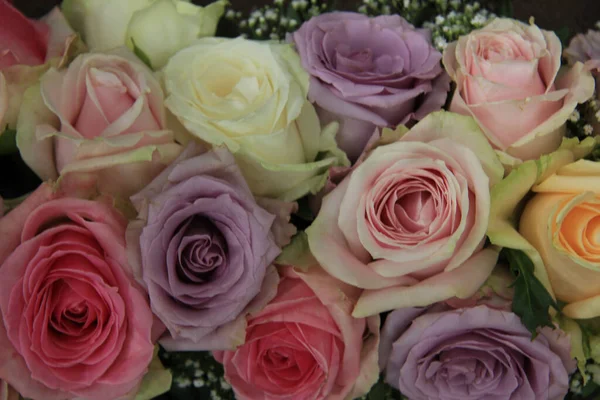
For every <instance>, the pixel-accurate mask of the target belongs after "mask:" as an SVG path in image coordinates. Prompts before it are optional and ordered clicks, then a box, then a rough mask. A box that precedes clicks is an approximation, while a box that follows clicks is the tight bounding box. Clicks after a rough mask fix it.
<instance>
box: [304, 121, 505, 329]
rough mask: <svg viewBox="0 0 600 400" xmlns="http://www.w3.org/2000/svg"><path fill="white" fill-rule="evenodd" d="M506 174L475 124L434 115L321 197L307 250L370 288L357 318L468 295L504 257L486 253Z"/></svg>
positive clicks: (344, 278)
mask: <svg viewBox="0 0 600 400" xmlns="http://www.w3.org/2000/svg"><path fill="white" fill-rule="evenodd" d="M402 130H403V131H404V132H401V131H402ZM405 132H406V130H405V129H403V128H400V131H399V132H397V133H399V134H402V133H405ZM389 135H391V134H390V133H389V131H385V130H384V132H383V137H384V138H385V137H386V136H389ZM502 173H503V169H502V165H501V164H500V162H499V161H498V159H497V157H496V155H495V153H494V151H493V149H492V147H491V146H490V145H489V143H488V142H487V140H486V139H485V136H484V135H483V133H482V132H481V131H480V130H479V128H478V127H477V124H476V123H475V121H473V119H472V118H470V117H464V116H460V115H458V114H453V113H448V112H436V113H432V114H429V115H428V116H427V117H425V118H424V119H423V120H422V121H421V122H419V123H418V124H417V125H415V126H414V127H413V128H412V129H411V130H410V131H408V133H405V134H404V135H403V136H402V137H401V138H400V139H399V140H397V141H394V142H392V143H391V144H388V145H384V146H381V147H378V148H376V149H375V150H373V151H372V152H371V153H370V155H368V156H367V157H366V159H365V161H364V162H362V163H361V164H360V165H358V166H357V167H356V168H355V169H354V171H353V172H352V173H351V174H350V175H348V176H347V177H346V178H345V179H344V180H343V181H342V182H341V183H340V184H339V185H338V186H337V187H336V188H335V189H334V190H333V191H332V192H331V193H329V194H328V195H327V196H326V197H325V198H324V199H323V204H322V206H321V210H320V212H319V214H318V216H317V218H316V220H315V221H314V223H313V225H312V226H311V227H310V228H309V229H308V230H307V234H308V240H309V245H310V249H311V250H312V252H313V254H314V256H315V258H316V259H317V260H318V261H319V263H320V264H321V265H322V266H323V268H324V269H325V270H326V271H327V272H329V273H330V274H331V275H333V276H334V277H336V278H338V279H340V280H342V281H344V282H346V283H348V284H350V285H353V286H357V287H360V288H364V289H367V290H365V291H364V292H363V293H362V295H361V297H360V299H359V300H358V303H357V305H356V308H355V309H354V312H353V315H354V316H355V317H361V316H367V315H374V314H377V313H380V312H383V311H387V310H392V309H395V308H403V307H418V306H427V305H429V304H432V303H435V302H438V301H443V300H447V299H449V298H451V297H459V298H468V297H470V296H471V295H473V294H474V293H475V292H476V291H477V289H478V288H479V287H480V286H481V285H482V284H483V283H484V282H485V280H486V279H487V277H488V276H489V274H490V273H491V272H492V269H493V267H494V265H495V262H496V258H497V255H498V254H497V252H496V251H495V250H492V249H487V250H484V251H481V252H480V250H481V249H482V247H483V242H484V239H485V231H486V229H487V224H488V215H489V207H490V186H492V185H493V184H494V183H495V182H497V181H499V180H500V179H501V177H502Z"/></svg>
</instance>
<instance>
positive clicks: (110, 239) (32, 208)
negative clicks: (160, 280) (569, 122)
mask: <svg viewBox="0 0 600 400" xmlns="http://www.w3.org/2000/svg"><path fill="white" fill-rule="evenodd" d="M126 226H127V221H126V219H125V218H124V217H123V216H122V215H121V214H119V213H118V212H117V211H116V210H115V209H114V208H113V207H112V206H110V205H108V204H105V203H104V202H102V201H90V200H81V199H78V198H74V197H69V196H67V195H65V194H64V193H53V190H52V188H51V187H50V186H49V185H47V184H43V185H42V186H41V187H40V188H38V189H37V190H36V191H35V192H34V193H33V194H31V195H30V196H29V197H28V198H27V200H25V202H23V203H22V204H21V205H20V206H19V207H17V208H16V209H15V210H13V211H11V212H10V213H9V214H8V215H6V216H5V217H3V218H2V219H0V237H2V241H1V242H0V273H1V274H2V279H1V280H0V312H1V316H2V321H1V322H2V323H0V348H1V349H2V351H1V352H0V378H2V379H4V380H5V381H6V382H8V383H9V384H10V385H11V386H13V387H14V388H15V389H16V390H17V391H18V392H19V393H21V394H22V395H23V396H24V397H26V398H33V399H44V400H64V399H74V398H78V399H80V398H83V399H97V400H106V399H129V398H133V397H134V396H135V394H136V391H137V388H138V387H139V384H140V383H141V380H142V377H143V375H144V374H145V372H146V371H147V368H148V365H149V363H150V361H151V359H152V356H153V351H154V346H153V344H152V341H151V328H152V313H151V311H150V307H149V305H148V303H147V300H146V298H145V296H144V295H143V294H142V293H143V292H142V291H141V290H139V289H138V288H137V287H136V286H135V284H134V283H133V281H132V279H131V278H130V273H129V271H128V264H127V256H126V252H125V228H126Z"/></svg>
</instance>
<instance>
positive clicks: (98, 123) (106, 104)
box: [74, 66, 160, 139]
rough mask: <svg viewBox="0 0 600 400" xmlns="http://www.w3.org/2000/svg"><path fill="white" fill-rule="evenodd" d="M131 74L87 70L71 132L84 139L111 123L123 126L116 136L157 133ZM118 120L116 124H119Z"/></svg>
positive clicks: (108, 68)
mask: <svg viewBox="0 0 600 400" xmlns="http://www.w3.org/2000/svg"><path fill="white" fill-rule="evenodd" d="M133 74H135V73H134V72H133V71H127V69H126V68H125V67H124V66H122V67H121V68H118V66H115V67H111V66H105V67H102V68H96V67H91V68H90V69H89V70H88V71H87V74H86V77H85V99H84V100H83V105H82V107H81V111H80V113H79V115H78V116H77V117H76V120H75V124H74V126H75V129H76V130H77V131H78V132H80V133H81V134H82V135H83V136H84V137H85V138H88V139H93V138H95V137H98V136H101V135H102V134H103V132H104V131H105V130H106V129H107V128H108V127H109V126H110V125H111V124H119V125H123V127H122V128H121V129H118V131H120V134H124V133H129V132H140V131H144V130H149V131H154V130H160V126H159V124H158V122H157V121H156V119H155V118H154V116H153V114H152V112H151V110H150V108H149V105H148V102H147V101H144V103H143V104H139V105H141V107H139V108H136V107H134V105H135V104H136V103H137V102H139V101H142V100H144V97H143V96H146V94H145V93H142V91H141V89H140V86H139V82H137V79H141V78H138V77H135V79H134V76H133ZM119 121H120V122H119Z"/></svg>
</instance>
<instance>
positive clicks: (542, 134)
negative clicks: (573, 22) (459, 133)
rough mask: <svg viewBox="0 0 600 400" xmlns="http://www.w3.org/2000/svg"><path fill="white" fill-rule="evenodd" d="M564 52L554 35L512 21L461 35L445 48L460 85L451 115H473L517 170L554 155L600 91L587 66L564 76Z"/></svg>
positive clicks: (567, 71) (497, 21)
mask: <svg viewBox="0 0 600 400" xmlns="http://www.w3.org/2000/svg"><path fill="white" fill-rule="evenodd" d="M561 52H562V48H561V44H560V40H559V39H558V37H557V36H556V34H555V33H554V32H550V31H545V30H541V29H539V28H538V27H537V26H536V25H534V24H525V23H522V22H519V21H516V20H512V19H507V18H498V19H495V20H493V21H492V22H491V23H489V24H488V25H486V26H485V27H484V28H482V29H478V30H475V31H473V32H471V33H469V34H468V35H465V36H461V37H460V38H459V39H458V41H456V42H453V43H451V44H450V45H448V47H447V48H446V50H444V66H445V67H446V70H447V71H448V74H450V76H451V77H452V79H453V80H454V81H455V82H456V91H455V92H454V97H453V98H452V103H451V105H450V111H453V112H457V113H460V114H464V115H471V116H473V117H474V118H475V119H476V120H477V122H478V123H479V125H480V126H481V129H482V130H483V131H484V133H485V134H486V136H487V138H488V140H489V141H490V143H491V144H492V145H493V146H494V147H495V148H496V149H498V150H501V151H503V152H505V153H507V154H508V155H509V156H512V157H514V158H515V160H511V162H510V164H513V163H516V162H518V161H519V160H535V159H537V158H539V156H540V155H542V154H548V153H551V152H553V151H554V150H556V149H557V148H558V146H559V145H560V143H561V141H562V139H563V137H564V136H565V133H566V127H565V123H566V121H567V118H569V116H570V115H571V113H572V112H573V110H574V109H575V107H576V106H577V104H578V103H583V102H584V101H586V100H587V99H589V98H590V97H591V96H592V93H593V88H594V82H593V79H592V77H591V76H590V74H589V72H588V71H586V70H585V68H584V67H583V64H581V63H579V64H576V65H574V66H573V67H572V68H567V69H564V70H563V71H562V72H561V73H559V69H560V66H561ZM508 158H510V157H508Z"/></svg>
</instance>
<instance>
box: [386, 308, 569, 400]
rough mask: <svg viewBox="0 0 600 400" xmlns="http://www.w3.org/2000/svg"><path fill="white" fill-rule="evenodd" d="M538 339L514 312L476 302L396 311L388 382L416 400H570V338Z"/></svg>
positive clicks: (548, 335) (549, 335) (389, 334)
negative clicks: (456, 306)
mask: <svg viewBox="0 0 600 400" xmlns="http://www.w3.org/2000/svg"><path fill="white" fill-rule="evenodd" d="M540 333H541V334H540V335H538V336H537V338H536V339H535V340H533V341H532V340H531V334H530V333H529V332H528V331H527V329H526V328H525V327H524V326H523V324H522V323H521V321H520V320H519V317H518V316H516V315H515V314H513V313H511V312H508V311H502V310H497V309H492V308H489V307H487V306H477V307H473V308H463V309H458V310H455V309H446V308H444V306H440V305H438V306H434V307H432V308H431V309H429V310H428V311H425V310H424V309H417V308H405V309H399V310H396V311H394V312H393V313H391V314H390V315H389V316H388V317H387V320H386V322H385V325H384V327H383V330H382V333H381V345H380V347H379V356H380V361H379V362H380V364H379V365H380V367H381V368H382V369H383V368H385V373H384V375H385V379H386V381H387V382H388V383H389V384H390V385H392V386H394V387H396V388H398V389H399V390H400V391H401V392H402V393H403V394H404V395H405V396H407V397H408V398H409V399H411V400H438V399H439V400H459V399H460V400H475V399H482V398H485V399H532V400H534V399H535V400H558V399H561V400H562V399H563V398H564V396H565V395H566V394H567V392H568V389H569V373H570V372H573V371H574V369H575V362H574V361H573V360H572V359H571V357H570V355H569V352H570V341H569V337H568V336H567V335H566V334H565V333H564V332H562V331H560V330H558V329H557V330H552V329H550V328H544V329H543V330H541V332H540Z"/></svg>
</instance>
